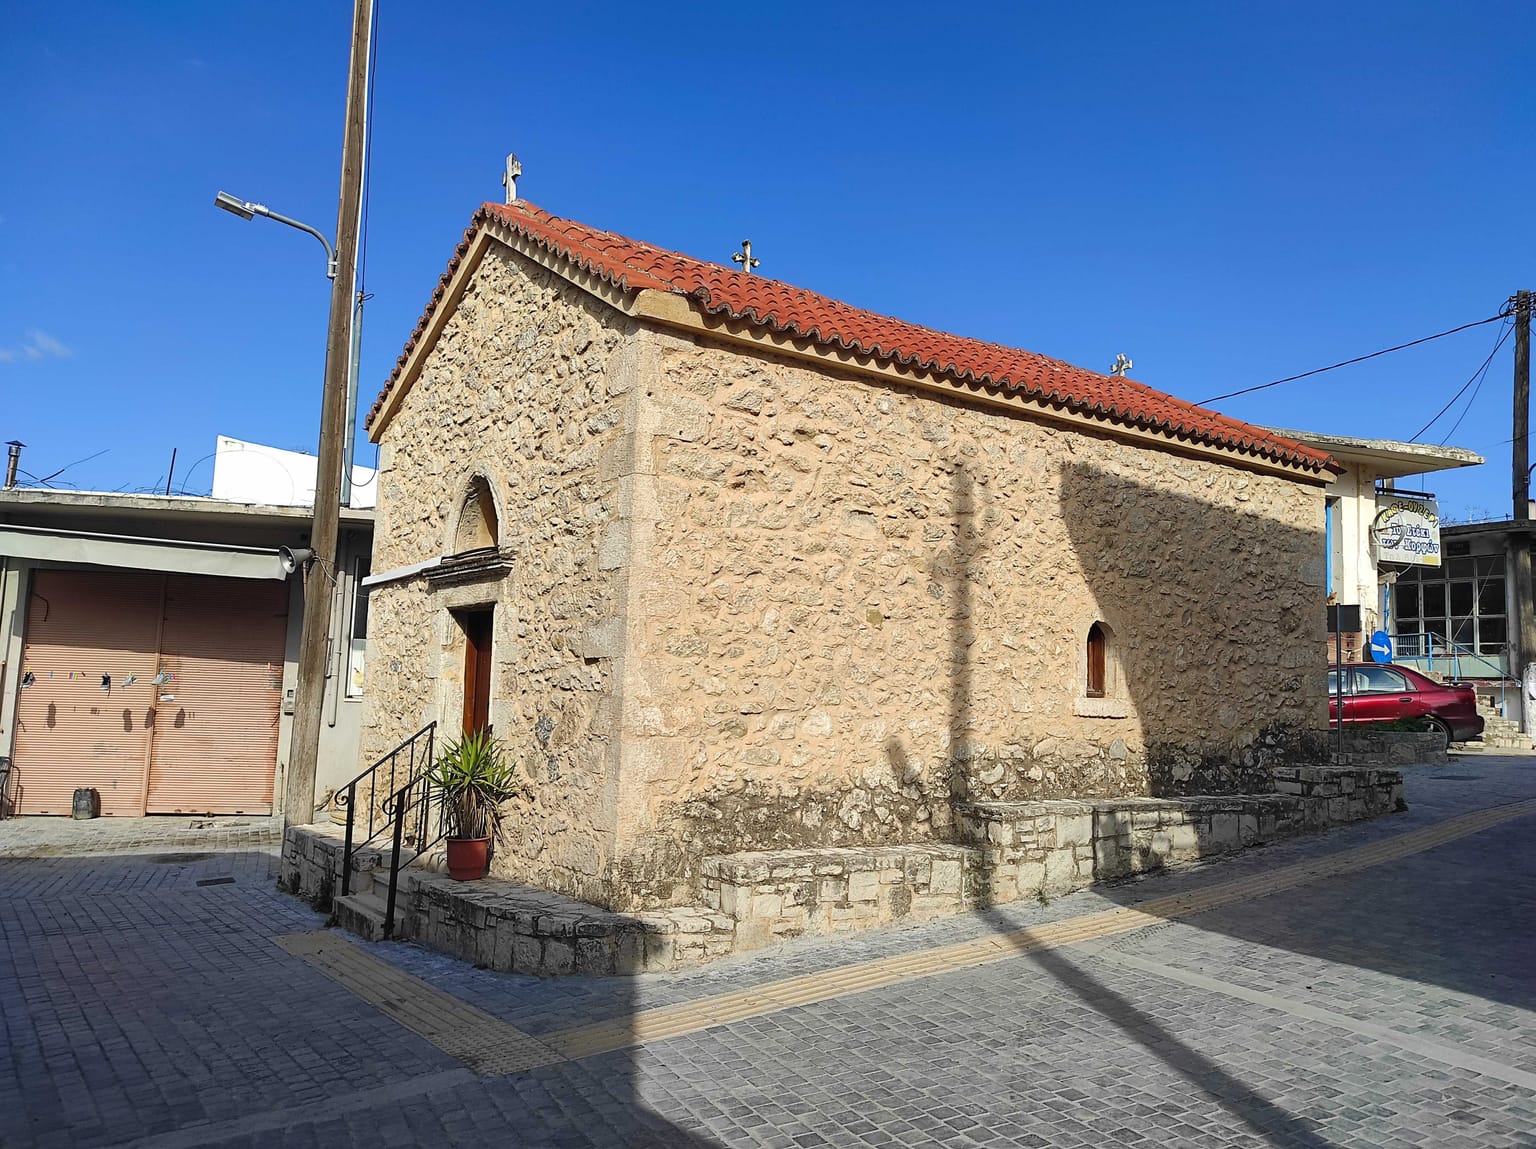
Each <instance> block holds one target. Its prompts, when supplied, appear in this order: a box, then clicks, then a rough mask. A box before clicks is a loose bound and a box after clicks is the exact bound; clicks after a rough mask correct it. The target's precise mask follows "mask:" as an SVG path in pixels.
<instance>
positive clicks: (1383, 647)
mask: <svg viewBox="0 0 1536 1149" xmlns="http://www.w3.org/2000/svg"><path fill="white" fill-rule="evenodd" d="M1371 661H1372V662H1391V661H1392V636H1391V635H1390V634H1388V633H1387V632H1386V631H1384V630H1378V631H1375V632H1374V633H1373V634H1372V635H1371Z"/></svg>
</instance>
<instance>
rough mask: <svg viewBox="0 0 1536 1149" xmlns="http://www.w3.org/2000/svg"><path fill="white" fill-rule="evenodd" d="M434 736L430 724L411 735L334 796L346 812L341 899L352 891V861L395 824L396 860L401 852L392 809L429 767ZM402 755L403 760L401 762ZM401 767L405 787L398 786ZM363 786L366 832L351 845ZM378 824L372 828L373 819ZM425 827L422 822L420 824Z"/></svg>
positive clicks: (392, 890)
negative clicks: (381, 795)
mask: <svg viewBox="0 0 1536 1149" xmlns="http://www.w3.org/2000/svg"><path fill="white" fill-rule="evenodd" d="M436 737H437V723H436V722H429V723H427V725H425V726H423V727H422V728H421V729H420V730H418V731H417V732H416V733H415V734H412V735H411V736H410V737H409V738H407V739H406V740H405V741H404V742H402V743H400V745H398V746H396V747H395V748H394V749H393V750H391V751H390V752H389V753H388V754H386V755H384V757H382V758H380V759H379V760H378V761H377V762H375V763H374V764H373V765H372V766H370V767H368V769H366V770H364V771H363V772H362V773H361V774H359V775H358V776H357V777H356V778H354V779H352V781H350V782H348V783H347V785H346V787H345V788H344V789H342V790H339V791H337V793H336V804H337V805H338V806H344V807H346V810H347V832H346V837H345V840H344V841H343V843H342V852H341V858H342V865H341V896H342V897H346V896H347V895H348V894H349V893H351V892H352V859H353V858H354V857H356V855H357V854H358V852H359V851H361V850H363V849H364V848H365V847H367V846H368V845H369V844H371V843H372V842H373V840H374V839H375V838H377V837H378V836H379V835H380V834H382V833H383V832H384V831H386V830H388V829H389V828H390V826H391V824H392V823H393V824H394V825H395V832H396V841H395V853H396V857H397V859H398V856H399V852H400V839H399V835H400V831H401V823H400V819H399V818H397V817H395V815H394V811H393V810H392V809H391V807H392V805H393V800H394V799H395V797H396V795H397V794H399V793H403V792H404V791H405V790H409V789H410V787H411V784H412V783H414V782H415V781H416V780H417V779H418V778H420V777H422V775H423V774H424V773H425V772H426V771H427V770H428V769H430V768H431V766H432V750H433V743H434V741H435V740H436ZM402 756H404V761H403V762H402V760H401V759H402ZM386 766H388V767H389V773H388V776H387V779H386V777H385V775H384V773H383V770H384V767H386ZM402 767H404V769H403V780H404V783H405V785H404V787H402V786H401V780H402V769H401V768H402ZM364 783H366V788H367V809H368V824H367V828H368V833H367V836H366V837H364V838H363V840H362V841H361V842H357V843H356V844H355V845H354V844H353V843H354V841H355V840H356V836H357V835H356V828H357V820H358V819H357V797H358V793H359V789H360V788H361V787H363V785H364ZM381 790H382V791H383V801H382V802H381V801H380V800H379V792H380V791H381ZM376 817H377V818H378V825H377V827H375V818H376ZM421 824H422V825H425V820H423V821H422V822H421ZM390 893H391V895H393V893H394V879H393V877H391V879H390Z"/></svg>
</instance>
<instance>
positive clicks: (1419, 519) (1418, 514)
mask: <svg viewBox="0 0 1536 1149" xmlns="http://www.w3.org/2000/svg"><path fill="white" fill-rule="evenodd" d="M1373 533H1374V534H1375V536H1376V561H1377V562H1384V563H1404V564H1407V565H1410V566H1424V567H1437V566H1439V565H1440V508H1439V506H1438V505H1437V504H1436V503H1435V501H1434V500H1433V499H1409V498H1404V497H1403V496H1401V495H1386V494H1383V495H1377V496H1376V522H1375V524H1374V527H1373Z"/></svg>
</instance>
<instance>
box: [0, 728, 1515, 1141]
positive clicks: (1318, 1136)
mask: <svg viewBox="0 0 1536 1149" xmlns="http://www.w3.org/2000/svg"><path fill="white" fill-rule="evenodd" d="M1407 796H1408V801H1409V804H1410V809H1409V812H1408V813H1406V814H1402V815H1398V816H1394V817H1390V818H1385V819H1381V820H1379V821H1376V822H1373V823H1369V824H1365V825H1359V826H1354V827H1349V828H1346V829H1343V830H1338V831H1335V832H1332V833H1330V834H1327V835H1324V836H1319V837H1313V838H1307V839H1301V840H1296V841H1291V842H1287V843H1284V844H1281V845H1277V846H1273V847H1267V848H1264V849H1259V850H1252V851H1248V852H1247V853H1245V854H1244V855H1242V856H1241V857H1239V858H1236V859H1233V860H1230V861H1227V862H1221V863H1213V864H1210V865H1201V866H1196V867H1190V868H1186V869H1183V870H1181V871H1179V872H1177V873H1172V874H1165V875H1160V876H1156V877H1152V878H1147V879H1144V880H1142V881H1139V882H1133V883H1128V884H1125V885H1120V886H1116V887H1112V888H1107V889H1103V888H1101V889H1099V890H1095V891H1083V892H1080V893H1078V894H1074V895H1072V896H1070V897H1066V898H1062V899H1059V900H1057V901H1054V902H1051V903H1050V904H1048V905H1043V906H1042V905H1038V904H1036V903H1033V902H1031V903H1028V904H1019V905H1014V906H1009V907H1005V908H1003V909H1000V910H996V911H991V912H988V913H984V914H974V915H967V916H964V917H959V918H954V919H949V920H946V921H942V922H933V923H927V924H924V925H922V926H918V927H913V928H909V929H901V930H890V931H882V932H879V933H869V934H864V935H860V936H858V937H856V938H853V939H848V940H844V941H841V942H833V941H830V940H817V941H808V942H805V943H802V944H799V945H793V946H788V947H784V948H782V949H779V950H772V951H766V952H763V953H760V954H756V955H746V956H744V957H742V958H738V959H733V960H731V961H728V962H725V963H721V964H719V965H716V966H712V967H707V968H705V969H703V970H699V971H695V972H692V973H687V974H682V975H675V974H674V975H647V976H644V977H640V978H633V979H546V980H538V979H532V978H524V977H516V976H510V975H504V974H494V973H490V972H487V971H479V970H475V969H472V968H470V967H468V966H465V965H463V964H461V963H457V962H454V961H452V960H450V959H447V958H444V957H442V956H441V955H437V954H433V953H430V952H427V951H424V950H421V949H418V948H415V947H412V946H408V945H364V944H362V943H357V942H354V941H352V940H345V944H346V945H348V946H353V945H355V946H357V948H358V950H359V951H360V953H361V954H362V955H365V956H366V957H368V958H372V959H381V960H382V961H383V962H386V963H388V966H387V967H380V966H379V965H378V961H364V962H354V963H351V964H352V965H355V966H357V967H358V968H363V969H366V968H370V967H372V968H387V969H389V970H393V971H395V972H394V973H393V974H392V978H393V981H392V982H391V985H393V986H400V985H404V986H409V985H411V984H413V983H411V982H410V980H409V978H403V977H402V976H401V975H414V976H415V977H418V978H421V979H424V980H425V981H427V982H429V983H430V984H431V985H432V986H435V987H436V988H437V989H439V990H442V991H446V992H447V993H449V994H451V995H452V996H453V997H454V998H456V999H458V1000H459V1001H460V1002H462V1003H464V1007H465V1009H466V1011H468V1012H466V1015H465V1016H471V1017H483V1018H484V1019H485V1024H489V1025H493V1026H494V1025H495V1024H498V1022H499V1023H501V1024H505V1025H507V1026H515V1027H516V1028H517V1029H518V1030H520V1031H522V1032H524V1033H527V1034H532V1035H540V1036H541V1038H544V1039H548V1040H549V1041H550V1042H551V1045H554V1046H558V1044H559V1041H558V1035H559V1034H560V1033H562V1032H564V1031H568V1030H571V1029H573V1028H576V1027H579V1026H582V1025H586V1024H589V1023H592V1022H595V1021H598V1020H602V1019H616V1018H617V1019H622V1018H625V1017H630V1016H633V1015H635V1014H636V1013H638V1012H639V1011H642V1010H654V1009H657V1008H659V1007H662V1006H668V1005H680V1004H684V1003H695V1004H696V1005H698V1006H699V1008H707V1006H708V1000H709V999H710V998H711V997H714V996H716V995H720V994H722V993H726V992H729V991H740V990H752V991H754V992H760V993H761V994H762V995H763V998H764V1001H765V1002H767V1001H769V999H770V998H771V995H772V992H773V986H774V985H775V984H776V983H778V982H782V981H783V980H784V979H787V978H793V977H799V976H803V975H808V974H809V975H814V974H816V973H818V972H821V971H827V970H831V969H834V968H838V967H841V966H845V965H847V964H849V963H851V962H855V961H861V960H868V959H872V958H880V957H888V956H891V955H898V954H905V953H912V954H917V953H919V952H922V951H927V950H931V949H932V948H934V947H936V946H941V945H949V944H952V943H955V942H960V941H965V940H967V939H972V938H978V937H983V936H986V935H988V934H990V933H999V932H1004V931H1009V930H1016V929H1019V928H1023V927H1029V926H1032V925H1038V924H1043V923H1048V922H1064V921H1066V920H1068V919H1073V918H1078V917H1081V916H1083V915H1086V914H1091V913H1097V912H1100V911H1103V910H1105V909H1108V908H1113V907H1115V906H1126V905H1131V906H1144V905H1148V904H1153V903H1155V901H1156V900H1157V899H1161V898H1163V897H1165V896H1166V895H1168V894H1171V893H1176V892H1181V891H1190V890H1197V889H1201V888H1204V887H1207V886H1210V885H1214V884H1217V883H1221V882H1227V881H1231V880H1233V879H1235V878H1239V877H1243V876H1247V875H1253V874H1260V873H1265V872H1268V871H1271V870H1274V869H1276V868H1278V867H1281V866H1285V865H1291V864H1294V863H1296V862H1301V861H1306V860H1309V859H1315V858H1319V857H1322V856H1325V855H1335V854H1338V853H1339V852H1340V851H1343V850H1346V849H1352V848H1355V847H1359V846H1364V845H1368V844H1370V843H1373V842H1385V841H1387V840H1389V839H1393V838H1395V837H1396V836H1398V835H1401V834H1402V833H1404V832H1405V831H1409V830H1415V829H1420V828H1423V827H1426V826H1430V825H1432V824H1434V823H1437V822H1441V821H1444V820H1445V819H1447V818H1450V817H1453V816H1456V815H1460V814H1464V813H1467V812H1469V811H1473V810H1479V809H1483V808H1487V807H1493V806H1499V805H1504V804H1509V803H1513V802H1516V801H1523V800H1527V799H1530V798H1532V797H1536V758H1532V757H1524V758H1517V757H1502V756H1494V755H1489V754H1482V755H1478V756H1476V757H1472V756H1468V757H1465V758H1460V759H1457V760H1454V761H1453V763H1452V764H1451V765H1450V766H1446V767H1438V768H1418V769H1415V770H1412V771H1410V772H1409V775H1408V779H1407ZM13 825H16V823H6V824H3V825H0V851H3V852H10V853H13V854H14V853H19V852H24V847H23V846H22V845H21V844H19V843H17V842H15V841H14V840H10V839H8V838H7V837H6V835H7V833H8V831H9V830H10V828H11V826H13ZM87 825H89V824H87ZM1533 830H1536V815H1530V816H1522V817H1518V818H1514V819H1511V820H1506V821H1503V822H1500V823H1498V824H1496V825H1493V826H1491V827H1489V828H1487V829H1483V830H1479V831H1478V832H1476V833H1471V834H1468V835H1467V836H1464V837H1461V838H1458V839H1456V840H1454V841H1450V842H1447V843H1445V844H1443V845H1438V846H1435V847H1433V848H1429V849H1425V850H1423V851H1421V852H1418V853H1415V854H1412V855H1409V856H1406V857H1401V858H1398V859H1396V860H1394V861H1390V862H1387V863H1384V864H1381V865H1376V866H1372V867H1370V868H1362V869H1358V870H1355V871H1352V872H1346V873H1341V874H1335V875H1333V876H1330V877H1327V878H1325V879H1320V880H1318V881H1314V882H1311V883H1308V884H1305V885H1300V886H1297V887H1295V888H1292V889H1289V890H1285V891H1281V892H1278V893H1274V894H1270V895H1269V896H1267V897H1262V898H1254V899H1252V900H1249V901H1243V902H1234V903H1229V904H1226V905H1222V906H1219V907H1217V908H1215V909H1211V910H1207V911H1205V912H1202V913H1197V914H1192V915H1190V916H1185V917H1180V918H1178V919H1176V920H1168V921H1164V922H1162V923H1161V924H1154V925H1150V926H1146V927H1144V928H1142V929H1139V930H1136V931H1135V932H1131V933H1126V934H1123V935H1118V936H1114V937H1108V938H1103V939H1101V940H1097V941H1089V942H1083V943H1078V944H1073V945H1061V946H1057V947H1056V948H1046V949H1041V950H1037V951H1035V952H1032V953H1029V954H1026V955H1023V956H1019V957H1015V958H1010V959H1008V960H1005V961H1000V962H996V963H994V964H990V965H983V966H976V967H973V968H966V969H952V970H948V971H946V972H942V973H939V974H936V975H932V976H925V977H920V978H915V979H912V980H907V981H903V982H901V983H900V984H895V985H887V986H883V987H881V988H877V989H871V990H867V991H864V992H850V993H846V994H844V995H842V996H839V997H836V998H833V999H830V1000H824V1001H820V1002H817V1003H815V1004H813V1005H807V1006H799V1007H795V1008H788V1009H777V1010H775V1009H773V1008H772V1006H771V1004H765V1005H764V1007H763V1011H762V1012H760V1013H757V1014H755V1015H753V1016H748V1017H745V1018H743V1019H742V1020H737V1021H732V1022H729V1023H722V1024H718V1025H714V1026H711V1027H708V1028H701V1029H695V1030H694V1031H692V1032H688V1033H685V1034H683V1035H681V1036H677V1037H672V1038H668V1039H665V1040H654V1041H647V1042H643V1043H641V1044H640V1045H638V1046H637V1047H635V1048H630V1049H626V1050H620V1051H617V1052H611V1053H605V1054H601V1055H598V1056H593V1057H588V1058H583V1059H577V1060H556V1061H554V1062H553V1063H551V1064H546V1065H542V1066H539V1067H537V1068H534V1069H532V1070H529V1071H525V1072H520V1073H514V1074H509V1075H505V1076H496V1075H491V1076H481V1075H479V1074H477V1073H475V1072H474V1071H473V1070H471V1069H470V1068H469V1067H468V1066H467V1065H466V1064H465V1062H463V1061H460V1060H458V1059H457V1058H456V1057H454V1056H452V1055H450V1054H448V1053H446V1052H444V1051H443V1050H442V1049H441V1048H439V1047H438V1046H437V1045H434V1044H433V1043H432V1042H430V1041H428V1040H426V1039H425V1038H423V1037H420V1036H418V1035H417V1034H416V1033H414V1032H412V1031H411V1030H410V1029H407V1028H405V1027H403V1026H402V1025H401V1024H399V1023H397V1022H396V1021H394V1020H391V1018H390V1017H389V1016H387V1015H386V1013H385V1012H383V1011H382V1009H381V1007H376V1006H375V1005H372V1004H369V1002H368V1001H367V1000H365V998H364V997H363V996H359V995H356V994H353V993H351V992H349V991H348V990H347V989H345V988H343V985H342V984H339V983H338V981H336V980H333V979H332V978H331V977H329V976H327V975H326V974H325V973H324V972H323V971H322V970H320V969H319V968H317V967H316V966H315V965H313V964H311V963H310V962H309V961H306V960H305V958H304V957H303V956H302V954H301V953H300V952H291V951H298V950H302V948H303V947H302V946H295V944H294V943H293V941H292V939H293V938H294V937H295V936H298V937H301V938H302V937H306V936H308V937H319V938H322V939H324V938H334V937H336V936H337V935H334V934H331V935H327V934H318V935H317V934H316V933H315V931H318V930H320V929H322V927H323V924H324V923H323V919H322V917H321V915H319V914H316V913H314V912H313V911H312V910H310V909H309V908H308V907H306V906H304V905H303V904H302V903H300V902H297V901H295V900H293V899H291V898H288V897H286V896H284V895H281V894H279V893H277V892H276V891H275V888H274V882H275V875H276V857H275V855H274V854H273V853H272V852H271V848H270V847H269V846H262V847H260V848H254V849H253V848H240V844H239V843H238V842H232V843H230V844H229V846H223V845H219V844H217V843H214V844H210V842H209V840H208V839H206V838H205V839H203V840H202V841H201V842H200V843H197V844H193V845H191V846H188V847H186V848H182V847H180V846H178V847H177V848H175V849H171V848H170V847H167V848H165V849H161V850H160V851H159V852H155V853H143V852H140V853H130V852H121V851H125V850H134V849H137V850H140V851H143V850H146V849H155V848H156V843H153V842H140V843H139V844H138V845H137V846H134V845H114V844H113V842H112V841H106V840H103V841H102V842H101V843H100V845H99V849H100V852H99V853H97V854H95V855H88V856H45V857H32V858H26V857H15V856H12V857H0V938H3V946H0V1029H3V1033H0V1037H3V1039H4V1041H5V1049H6V1050H7V1052H8V1054H9V1057H8V1058H7V1059H0V1145H4V1146H7V1147H9V1146H29V1145H38V1146H53V1145H59V1146H64V1145H69V1146H75V1145H78V1146H105V1145H119V1144H142V1145H156V1146H165V1147H167V1149H170V1147H174V1146H194V1145H227V1146H236V1145H250V1146H258V1145H259V1146H270V1145H295V1146H308V1145H314V1146H320V1145H325V1146H345V1145H352V1144H358V1145H369V1146H394V1145H456V1144H475V1145H528V1146H544V1145H548V1146H646V1145H649V1146H737V1145H743V1146H747V1145H750V1146H771V1147H783V1149H795V1147H799V1146H826V1145H900V1146H925V1145H946V1146H977V1145H985V1146H995V1145H1009V1146H1013V1145H1018V1146H1100V1145H1135V1144H1147V1145H1152V1144H1157V1145H1189V1146H1300V1147H1304V1149H1313V1147H1322V1146H1345V1145H1349V1146H1436V1147H1439V1146H1449V1147H1457V1146H1468V1147H1471V1146H1478V1147H1497V1146H1523V1147H1532V1146H1536V976H1533V971H1536V860H1533V854H1532V850H1531V842H1532V832H1533ZM115 832H116V831H115V828H114V833H115ZM230 846H233V847H235V848H230ZM38 849H39V850H45V849H46V850H52V851H58V850H59V846H58V844H57V843H54V844H52V845H49V844H46V843H45V844H42V845H39V846H38ZM228 879H233V880H228ZM200 883H208V884H200ZM278 938H285V939H287V940H286V941H285V942H284V945H286V946H287V947H288V948H284V945H279V943H278V941H277V940H276V939H278ZM397 1012H398V1011H397ZM449 1044H451V1043H449Z"/></svg>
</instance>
